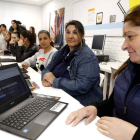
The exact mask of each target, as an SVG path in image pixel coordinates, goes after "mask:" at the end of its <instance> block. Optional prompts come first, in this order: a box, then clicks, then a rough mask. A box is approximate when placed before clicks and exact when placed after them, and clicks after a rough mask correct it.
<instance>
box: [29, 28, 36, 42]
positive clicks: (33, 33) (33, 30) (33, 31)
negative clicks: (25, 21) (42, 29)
mask: <svg viewBox="0 0 140 140" xmlns="http://www.w3.org/2000/svg"><path fill="white" fill-rule="evenodd" d="M30 28H32V32H31V33H32V35H33V36H34V37H33V40H34V43H36V33H35V28H34V27H33V26H30Z"/></svg>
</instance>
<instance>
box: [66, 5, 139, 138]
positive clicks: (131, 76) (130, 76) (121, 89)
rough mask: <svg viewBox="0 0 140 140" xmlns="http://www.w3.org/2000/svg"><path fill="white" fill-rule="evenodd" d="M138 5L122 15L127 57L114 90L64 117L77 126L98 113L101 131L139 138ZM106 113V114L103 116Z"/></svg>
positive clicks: (118, 73) (115, 135) (67, 121)
mask: <svg viewBox="0 0 140 140" xmlns="http://www.w3.org/2000/svg"><path fill="white" fill-rule="evenodd" d="M138 17H140V5H138V6H136V7H134V8H132V9H130V11H129V12H127V14H126V15H125V18H124V27H123V36H124V38H125V40H124V44H123V46H122V50H124V51H125V50H126V51H128V53H129V56H130V58H129V60H127V62H125V63H124V65H123V66H122V67H121V68H120V69H118V70H117V72H116V73H115V74H114V77H115V76H117V75H118V76H117V79H116V81H115V85H114V90H113V93H112V94H111V96H110V98H109V99H106V100H104V101H102V102H96V103H92V104H91V106H87V107H85V108H82V109H80V110H78V111H75V112H73V113H72V114H70V115H69V116H68V118H67V120H66V124H67V125H69V124H70V123H72V122H73V124H72V126H76V125H77V124H78V123H79V122H80V121H81V120H82V119H84V118H87V119H86V121H85V124H89V123H90V122H91V121H92V120H94V119H95V118H96V116H97V115H98V116H99V117H101V118H100V119H99V120H98V122H97V123H96V125H97V129H98V131H99V132H100V133H102V134H104V135H106V136H108V137H110V138H112V139H115V140H139V139H140V86H139V83H140V18H138ZM105 116H106V117H105Z"/></svg>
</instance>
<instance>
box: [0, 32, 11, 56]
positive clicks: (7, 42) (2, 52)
mask: <svg viewBox="0 0 140 140" xmlns="http://www.w3.org/2000/svg"><path fill="white" fill-rule="evenodd" d="M5 40H6V47H5V49H4V50H2V51H0V54H4V52H5V51H8V52H9V51H10V41H11V32H9V31H7V32H6V35H5Z"/></svg>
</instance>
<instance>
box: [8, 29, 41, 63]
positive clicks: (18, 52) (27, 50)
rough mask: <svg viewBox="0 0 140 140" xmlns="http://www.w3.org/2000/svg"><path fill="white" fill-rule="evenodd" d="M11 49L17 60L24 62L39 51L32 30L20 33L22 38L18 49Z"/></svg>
mask: <svg viewBox="0 0 140 140" xmlns="http://www.w3.org/2000/svg"><path fill="white" fill-rule="evenodd" d="M10 50H11V52H13V53H14V54H15V56H16V61H17V62H22V61H24V60H25V59H27V58H29V57H31V56H33V55H34V54H35V53H36V52H38V47H37V46H36V45H35V44H34V41H33V36H32V34H31V33H30V31H28V30H25V31H22V32H21V33H20V40H19V41H18V45H17V46H16V49H13V48H10Z"/></svg>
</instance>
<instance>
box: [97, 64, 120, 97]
mask: <svg viewBox="0 0 140 140" xmlns="http://www.w3.org/2000/svg"><path fill="white" fill-rule="evenodd" d="M121 65H122V63H121V62H107V63H106V64H102V63H100V64H99V66H100V70H102V71H104V74H105V79H104V85H103V95H106V93H107V83H108V73H110V74H111V77H110V84H109V95H111V92H112V89H113V87H112V78H113V74H112V73H111V67H113V68H115V69H118V68H119V67H120V66H121ZM104 99H106V97H105V96H104V97H103V100H104Z"/></svg>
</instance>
